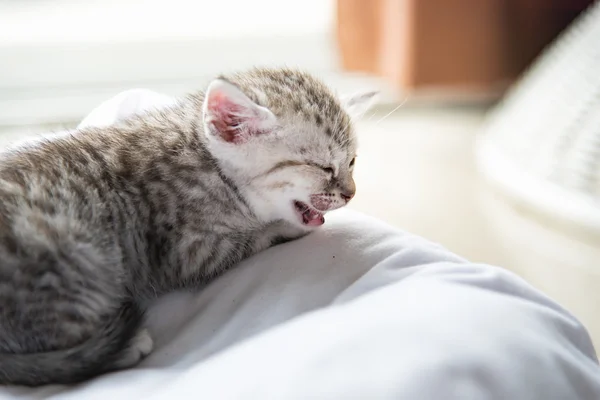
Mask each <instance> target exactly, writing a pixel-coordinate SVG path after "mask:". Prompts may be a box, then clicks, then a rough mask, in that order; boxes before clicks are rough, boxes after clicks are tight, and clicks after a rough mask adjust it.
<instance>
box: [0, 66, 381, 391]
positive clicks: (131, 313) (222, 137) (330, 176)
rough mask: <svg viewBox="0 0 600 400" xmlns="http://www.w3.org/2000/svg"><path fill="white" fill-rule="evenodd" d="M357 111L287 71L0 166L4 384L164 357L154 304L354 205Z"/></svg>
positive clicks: (234, 81)
mask: <svg viewBox="0 0 600 400" xmlns="http://www.w3.org/2000/svg"><path fill="white" fill-rule="evenodd" d="M372 97H373V93H367V94H364V95H358V96H353V97H351V98H349V99H346V100H345V101H344V102H342V101H340V100H338V99H337V98H336V96H334V94H333V93H332V92H331V91H330V90H328V88H327V87H326V86H325V85H324V84H322V83H321V82H320V81H318V80H316V79H315V78H313V77H311V76H310V75H308V74H306V73H302V72H299V71H294V70H289V69H254V70H251V71H247V72H244V73H240V74H235V75H232V76H229V77H221V78H218V79H216V80H214V81H213V82H212V83H210V85H209V86H208V89H207V90H206V93H197V94H193V95H191V96H189V97H187V98H185V99H183V100H181V101H179V102H177V103H176V104H175V105H173V106H170V107H168V108H166V109H163V110H157V111H154V112H149V113H147V114H144V115H141V116H136V117H132V118H130V119H127V120H125V121H123V122H120V123H117V124H115V125H112V126H108V127H102V128H83V129H80V130H76V131H73V132H69V133H67V134H64V135H58V136H55V137H53V138H50V139H45V140H40V141H36V142H32V143H30V144H28V145H25V146H21V147H18V148H15V149H12V150H10V151H7V152H5V153H4V154H3V155H2V156H0V200H1V202H0V383H4V384H24V385H31V386H35V385H41V384H48V383H74V382H79V381H82V380H84V379H87V378H90V377H93V376H95V375H98V374H101V373H104V372H107V371H111V370H115V369H120V368H126V367H130V366H133V365H135V364H136V363H138V362H139V361H140V359H141V358H142V357H144V356H145V355H147V354H148V353H149V352H150V351H151V350H152V345H153V344H152V339H151V337H150V336H149V335H148V333H147V331H145V330H141V329H140V325H141V322H142V317H143V309H142V307H141V306H140V304H142V303H143V302H145V301H146V300H148V299H152V298H155V297H156V296H158V295H160V294H162V293H166V292H169V291H173V290H176V289H179V288H193V287H198V286H201V285H205V284H206V283H208V282H210V281H211V280H212V279H214V278H215V277H217V276H219V275H220V274H222V273H223V272H224V271H225V270H227V269H228V268H231V267H232V266H234V265H235V264H236V263H237V262H239V261H240V260H242V259H244V258H246V257H248V256H250V255H252V254H255V253H256V252H258V251H261V250H263V249H266V248H267V247H269V246H272V245H274V244H277V243H280V242H283V241H287V240H291V239H294V238H297V237H300V236H302V235H304V234H306V233H308V232H310V231H311V230H313V229H315V228H317V227H318V226H320V225H322V224H323V223H324V214H325V213H326V212H327V211H329V210H333V209H336V208H339V207H342V206H344V205H346V203H347V202H348V201H349V200H350V199H351V198H352V197H353V196H354V193H355V185H354V181H353V179H352V169H353V166H354V157H355V152H356V139H355V135H354V132H353V128H352V124H351V120H350V116H349V115H350V114H349V113H360V112H361V111H363V110H366V107H368V106H369V105H370V103H371V99H372Z"/></svg>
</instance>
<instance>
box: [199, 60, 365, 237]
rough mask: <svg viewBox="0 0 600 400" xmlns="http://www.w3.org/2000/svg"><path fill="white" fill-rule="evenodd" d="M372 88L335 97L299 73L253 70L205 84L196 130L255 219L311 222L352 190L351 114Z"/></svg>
mask: <svg viewBox="0 0 600 400" xmlns="http://www.w3.org/2000/svg"><path fill="white" fill-rule="evenodd" d="M374 95H375V93H374V92H369V93H364V94H359V95H355V96H351V97H348V98H346V99H339V98H338V97H337V96H336V95H334V94H333V93H332V92H331V91H330V90H329V89H328V88H327V87H326V86H325V85H324V84H323V83H321V82H320V81H318V80H317V79H315V78H314V77H312V76H310V75H308V74H306V73H303V72H299V71H295V70H289V69H254V70H251V71H248V72H245V73H240V74H237V75H232V76H228V77H222V78H219V79H216V80H214V81H213V82H212V83H211V84H210V85H209V87H208V90H207V92H206V94H205V97H204V104H203V122H204V128H205V129H204V131H205V134H206V135H207V138H208V146H209V148H210V151H211V153H212V154H213V156H214V157H216V158H217V160H218V162H219V164H220V166H221V168H222V169H223V170H224V172H225V174H226V175H227V176H229V177H230V178H231V179H233V180H234V181H235V182H236V184H237V186H238V188H239V189H240V190H241V192H242V194H243V195H244V196H245V197H246V199H247V200H248V202H249V203H250V204H251V206H252V207H253V209H254V211H255V213H256V214H257V215H258V216H259V217H260V218H262V219H263V220H265V221H268V220H277V219H284V220H287V221H289V222H291V223H293V224H295V225H297V226H299V227H302V228H304V229H311V228H312V227H316V226H319V225H322V224H323V222H324V217H323V215H324V214H325V213H326V212H327V211H330V210H334V209H336V208H340V207H342V206H344V205H346V204H347V203H348V201H350V199H352V197H353V196H354V193H355V191H356V187H355V185H354V180H353V178H352V171H353V167H354V162H355V157H356V137H355V133H354V129H353V126H352V122H351V116H352V115H356V114H361V113H364V112H365V111H366V110H367V109H368V107H369V106H370V104H371V102H372V99H373V97H374Z"/></svg>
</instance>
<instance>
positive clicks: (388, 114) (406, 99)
mask: <svg viewBox="0 0 600 400" xmlns="http://www.w3.org/2000/svg"><path fill="white" fill-rule="evenodd" d="M407 101H408V97H405V98H404V100H403V101H402V103H400V104H398V107H396V108H394V109H393V110H392V111H390V112H389V113H387V114H386V115H384V116H383V117H381V118H380V119H379V120H378V121H377V122H375V125H379V123H380V122H381V121H383V120H384V119H386V118H387V117H389V116H390V115H392V114H393V113H395V112H396V111H397V110H398V109H399V108H400V107H402V106H403V105H404V104H405V103H406V102H407Z"/></svg>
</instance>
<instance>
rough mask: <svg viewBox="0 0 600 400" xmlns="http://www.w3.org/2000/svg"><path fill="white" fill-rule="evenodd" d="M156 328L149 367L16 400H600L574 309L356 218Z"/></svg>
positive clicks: (242, 271)
mask: <svg viewBox="0 0 600 400" xmlns="http://www.w3.org/2000/svg"><path fill="white" fill-rule="evenodd" d="M116 103H117V104H118V103H120V101H117V102H116ZM136 103H137V102H136V101H134V102H132V103H128V102H125V103H121V104H136ZM107 104H113V105H114V104H115V102H113V103H107ZM105 111H106V114H105V115H106V116H107V117H113V116H114V115H116V114H117V110H114V109H108V108H106V109H105ZM97 115H98V114H97ZM96 121H98V120H96ZM150 325H151V330H152V332H153V333H154V335H155V339H156V343H157V349H156V351H155V352H154V353H153V354H152V355H151V356H150V357H149V358H148V359H146V360H145V361H144V362H143V363H142V364H141V365H140V366H139V367H138V368H136V369H134V370H129V371H123V372H120V373H115V374H111V375H107V376H103V377H100V378H98V379H96V380H94V381H91V382H89V383H87V384H84V385H81V386H79V387H77V388H62V387H47V388H40V389H36V390H30V389H21V388H11V389H5V390H3V391H0V397H3V398H11V395H12V396H13V397H15V396H23V397H38V398H40V397H47V396H51V395H52V394H54V395H55V396H54V397H53V398H73V399H81V398H85V399H92V398H98V399H106V398H109V399H111V400H113V399H121V398H123V399H130V398H177V399H180V398H207V399H212V398H218V399H230V398H257V399H265V398H277V399H281V398H299V399H306V398H331V399H339V398H377V399H382V398H390V399H391V398H394V399H513V398H514V399H561V400H562V399H590V400H591V399H598V398H600V368H599V367H598V364H597V361H596V357H595V355H594V350H593V348H592V345H591V343H590V340H589V337H588V335H587V333H586V331H585V329H584V328H583V327H582V326H581V324H580V323H579V322H578V321H577V320H576V319H575V318H573V317H572V316H571V315H570V314H569V313H568V312H567V311H565V310H563V309H561V308H560V307H559V306H557V305H556V304H555V303H554V302H552V301H551V300H549V299H548V298H546V297H545V296H543V295H542V294H540V293H538V292H537V291H536V290H534V289H533V288H532V287H530V286H529V285H528V284H526V283H525V282H524V281H522V280H521V279H519V278H517V277H516V276H515V275H513V274H511V273H508V272H506V271H504V270H501V269H498V268H494V267H489V266H484V265H475V264H471V263H468V262H466V261H464V260H462V259H460V258H459V257H457V256H455V255H453V254H451V253H449V252H448V251H446V250H444V249H442V248H440V247H439V246H437V245H435V244H432V243H430V242H427V241H425V240H423V239H421V238H418V237H415V236H413V235H410V234H407V233H404V232H401V231H399V230H396V229H394V228H391V227H389V226H387V225H385V224H383V223H381V222H379V221H377V220H374V219H372V218H369V217H365V216H362V215H361V214H357V213H354V212H350V211H340V212H337V213H334V214H332V215H328V217H327V223H326V224H325V226H324V227H323V229H320V230H319V231H317V232H315V233H313V234H311V235H309V236H308V237H306V238H303V239H301V240H298V241H295V242H291V243H288V244H285V245H282V246H277V247H275V248H272V249H270V250H268V251H265V252H263V253H261V254H259V255H257V256H255V257H253V258H251V259H248V260H246V261H245V262H243V263H242V264H241V265H240V266H239V267H238V268H236V269H234V270H233V271H231V272H230V273H228V274H227V275H225V276H224V277H222V278H221V279H219V280H218V281H216V282H215V283H214V284H213V285H211V286H209V287H208V288H206V289H205V290H203V291H202V292H200V293H198V294H175V295H173V296H170V297H169V298H165V299H163V300H162V301H161V302H160V303H159V304H157V305H155V306H154V307H153V309H152V310H151V312H150Z"/></svg>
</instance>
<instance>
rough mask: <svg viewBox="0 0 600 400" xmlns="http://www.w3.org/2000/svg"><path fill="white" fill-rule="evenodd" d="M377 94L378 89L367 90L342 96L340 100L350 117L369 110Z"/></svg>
mask: <svg viewBox="0 0 600 400" xmlns="http://www.w3.org/2000/svg"><path fill="white" fill-rule="evenodd" d="M378 96H379V92H378V91H369V92H360V93H355V94H353V95H350V96H344V97H342V99H341V100H342V105H343V106H344V109H345V110H346V112H347V113H348V114H349V115H350V116H351V117H352V118H355V117H359V116H361V115H363V114H364V113H366V112H367V111H369V109H370V108H371V107H373V105H374V104H375V101H376V100H377V97H378Z"/></svg>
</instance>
